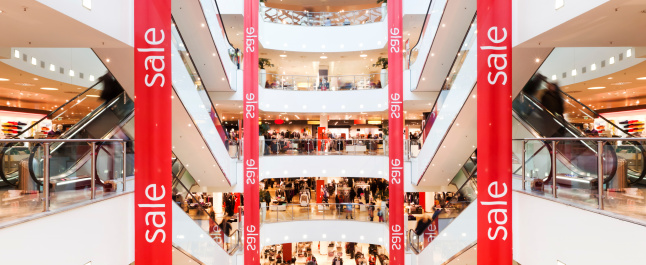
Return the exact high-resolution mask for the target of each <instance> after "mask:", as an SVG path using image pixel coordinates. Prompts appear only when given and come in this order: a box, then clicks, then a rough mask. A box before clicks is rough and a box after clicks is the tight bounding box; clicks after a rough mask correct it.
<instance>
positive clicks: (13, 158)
mask: <svg viewBox="0 0 646 265" xmlns="http://www.w3.org/2000/svg"><path fill="white" fill-rule="evenodd" d="M126 143H127V141H125V140H122V139H29V140H18V139H16V140H9V139H6V140H0V144H2V145H3V149H4V151H5V152H4V156H3V158H2V159H3V160H5V161H3V162H4V163H3V164H2V166H3V168H2V170H3V171H4V172H5V173H6V172H15V174H12V175H9V174H7V175H3V177H2V182H0V198H1V199H0V222H7V221H11V220H14V219H18V218H23V217H27V216H30V215H33V214H37V213H41V212H48V211H50V210H57V209H62V208H65V207H66V206H71V205H73V204H78V203H82V202H87V201H90V200H94V199H99V198H106V197H110V196H113V195H115V194H119V193H122V192H125V191H131V190H132V188H133V187H134V186H133V184H132V183H131V182H130V183H129V181H130V180H132V178H131V176H133V172H132V161H133V160H132V157H133V153H132V149H129V148H128V146H130V145H127V146H126ZM54 144H56V145H57V148H56V150H55V152H54V150H52V149H53V148H54ZM45 150H50V152H49V153H48V154H49V155H44V154H43V152H44V151H45ZM124 172H125V174H124ZM127 177H128V178H127ZM124 183H125V184H126V185H124Z"/></svg>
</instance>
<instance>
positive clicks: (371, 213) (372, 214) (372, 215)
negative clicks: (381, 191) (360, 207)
mask: <svg viewBox="0 0 646 265" xmlns="http://www.w3.org/2000/svg"><path fill="white" fill-rule="evenodd" d="M368 218H369V219H370V222H372V221H373V220H374V218H375V208H374V207H373V206H372V204H370V205H368Z"/></svg>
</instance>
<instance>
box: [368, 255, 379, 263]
mask: <svg viewBox="0 0 646 265" xmlns="http://www.w3.org/2000/svg"><path fill="white" fill-rule="evenodd" d="M375 264H377V257H375V255H373V254H370V257H369V258H368V265H375Z"/></svg>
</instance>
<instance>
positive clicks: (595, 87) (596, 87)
mask: <svg viewBox="0 0 646 265" xmlns="http://www.w3.org/2000/svg"><path fill="white" fill-rule="evenodd" d="M604 88H606V87H605V86H593V87H588V89H604Z"/></svg>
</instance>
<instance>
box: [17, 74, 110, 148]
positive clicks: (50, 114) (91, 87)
mask: <svg viewBox="0 0 646 265" xmlns="http://www.w3.org/2000/svg"><path fill="white" fill-rule="evenodd" d="M101 82H102V81H98V82H96V83H94V85H92V86H90V87H89V88H87V89H86V90H84V91H83V92H81V93H79V94H77V95H76V96H74V97H73V98H71V99H69V100H68V101H67V102H65V103H64V104H62V105H60V106H59V107H58V108H56V109H54V110H53V111H51V112H50V113H49V114H47V115H45V117H43V118H41V119H40V120H38V121H36V122H34V123H33V124H32V125H30V126H29V127H27V128H26V129H24V130H22V131H21V132H19V133H18V134H16V135H14V136H13V137H11V138H12V139H17V138H18V137H19V136H20V135H22V134H23V133H25V132H27V131H29V130H30V129H31V128H33V127H34V126H36V125H37V124H39V123H40V122H42V121H44V120H46V119H51V117H53V116H54V113H56V112H57V111H59V110H61V109H62V108H64V107H65V106H67V105H68V104H70V103H72V102H74V100H76V99H77V98H79V97H80V96H81V95H83V94H85V93H87V92H88V91H90V90H91V89H93V88H94V87H95V86H96V85H98V84H100V83H101Z"/></svg>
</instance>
